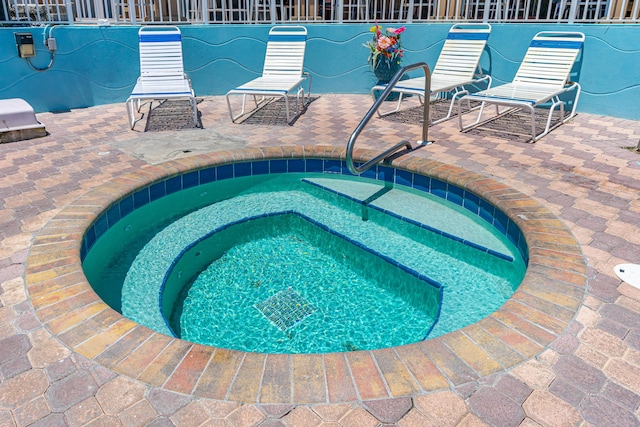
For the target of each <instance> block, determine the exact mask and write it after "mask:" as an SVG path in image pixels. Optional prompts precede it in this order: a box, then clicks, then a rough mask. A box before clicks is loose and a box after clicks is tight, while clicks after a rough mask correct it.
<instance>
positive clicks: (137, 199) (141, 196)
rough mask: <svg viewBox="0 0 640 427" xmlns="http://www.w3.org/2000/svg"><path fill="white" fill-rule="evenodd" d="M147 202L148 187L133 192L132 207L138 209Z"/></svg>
mask: <svg viewBox="0 0 640 427" xmlns="http://www.w3.org/2000/svg"><path fill="white" fill-rule="evenodd" d="M148 203H149V187H145V188H143V189H142V190H140V191H136V192H135V193H133V208H134V209H140V208H141V207H143V206H144V205H147V204H148Z"/></svg>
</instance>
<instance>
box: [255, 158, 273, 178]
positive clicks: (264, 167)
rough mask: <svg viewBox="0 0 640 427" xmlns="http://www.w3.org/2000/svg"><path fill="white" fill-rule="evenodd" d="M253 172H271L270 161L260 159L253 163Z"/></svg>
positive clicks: (259, 173) (263, 173) (257, 173)
mask: <svg viewBox="0 0 640 427" xmlns="http://www.w3.org/2000/svg"><path fill="white" fill-rule="evenodd" d="M251 173H252V174H253V175H266V174H268V173H270V172H269V161H268V160H260V161H257V162H253V163H252V164H251Z"/></svg>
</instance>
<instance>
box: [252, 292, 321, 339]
mask: <svg viewBox="0 0 640 427" xmlns="http://www.w3.org/2000/svg"><path fill="white" fill-rule="evenodd" d="M255 307H256V308H257V309H258V310H260V312H261V313H262V314H263V315H264V317H266V318H267V319H269V321H270V322H271V323H273V324H274V325H276V326H277V327H278V328H280V330H282V331H286V330H287V329H289V328H291V327H292V326H295V325H296V323H298V322H300V321H302V320H303V319H304V318H305V317H307V316H310V315H311V314H313V312H314V311H316V308H315V307H314V306H313V305H311V304H309V302H308V301H307V300H305V299H304V298H302V297H301V296H300V294H298V293H297V292H296V291H294V290H293V289H291V288H287V289H285V290H282V291H280V292H278V293H277V294H275V295H273V296H271V297H269V298H267V299H266V300H264V301H262V302H260V303H258V304H256V305H255Z"/></svg>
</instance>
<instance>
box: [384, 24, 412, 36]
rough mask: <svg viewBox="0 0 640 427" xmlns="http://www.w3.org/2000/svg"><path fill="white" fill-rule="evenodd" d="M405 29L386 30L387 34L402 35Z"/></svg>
mask: <svg viewBox="0 0 640 427" xmlns="http://www.w3.org/2000/svg"><path fill="white" fill-rule="evenodd" d="M406 29H407V28H406V27H404V26H402V27H400V28H387V32H389V33H393V34H395V35H398V34H402V33H404V31H405V30H406Z"/></svg>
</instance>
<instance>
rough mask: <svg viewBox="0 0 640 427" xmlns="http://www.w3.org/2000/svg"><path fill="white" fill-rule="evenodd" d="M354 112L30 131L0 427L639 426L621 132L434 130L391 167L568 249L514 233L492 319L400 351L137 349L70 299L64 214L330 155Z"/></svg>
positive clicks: (632, 191)
mask: <svg viewBox="0 0 640 427" xmlns="http://www.w3.org/2000/svg"><path fill="white" fill-rule="evenodd" d="M370 104H371V102H370V100H369V98H368V97H365V96H359V95H322V96H319V97H317V99H315V100H314V101H313V102H312V103H311V104H310V105H309V107H308V109H307V110H306V111H305V113H304V114H303V115H302V116H301V117H300V118H299V119H298V120H297V121H296V123H295V124H294V125H293V126H286V125H284V124H283V123H281V122H279V121H278V120H276V119H277V118H278V117H275V119H274V117H273V114H271V115H269V114H265V115H264V116H260V115H256V116H254V117H252V118H251V119H250V120H247V121H246V122H245V123H242V124H235V125H234V124H231V122H230V120H229V117H228V113H227V110H226V104H225V101H224V98H223V97H210V98H204V99H203V100H201V102H199V104H198V109H199V111H200V113H201V121H202V124H203V127H204V129H184V127H185V126H184V125H183V124H182V123H181V122H180V121H175V120H173V119H171V118H163V117H162V115H161V114H160V113H159V112H156V113H157V114H156V115H155V117H154V116H153V115H152V120H150V121H149V122H148V123H147V122H146V121H145V120H143V121H141V122H139V123H138V124H137V126H136V128H135V130H134V131H131V130H129V128H128V126H127V120H126V110H125V108H124V104H117V105H105V106H100V107H93V108H87V109H81V110H73V111H71V112H65V113H57V114H54V113H46V114H39V115H38V118H39V119H40V120H41V121H42V122H43V123H45V125H46V127H47V130H48V132H49V133H50V135H48V136H46V137H44V138H39V139H34V140H29V141H20V142H13V143H7V144H2V145H0V196H1V200H0V203H1V204H0V225H1V226H0V426H5V425H6V426H14V425H15V426H26V425H42V426H57V425H69V426H82V425H109V426H112V425H126V426H136V425H141V426H142V425H154V426H165V425H167V426H168V425H177V426H199V425H207V426H213V425H231V426H278V425H293V426H320V425H322V426H332V425H333V426H338V425H341V426H380V425H398V426H450V425H451V426H455V425H461V426H475V425H478V426H480V425H495V426H517V425H523V426H536V425H540V426H563V425H583V426H588V425H594V426H604V425H607V426H637V425H640V421H639V414H640V412H639V411H640V409H639V408H640V375H639V374H638V372H640V371H639V369H640V290H639V289H636V288H634V287H632V286H630V285H628V284H626V283H624V282H621V280H619V279H618V278H617V277H616V276H615V274H614V273H613V267H614V266H615V265H616V264H619V263H640V232H639V230H638V224H640V221H639V220H640V174H639V172H640V154H637V153H635V152H633V151H632V150H628V149H624V148H623V147H630V146H635V145H636V144H638V141H639V140H640V122H635V121H629V120H622V119H616V118H611V117H601V116H595V115H589V114H579V115H578V116H577V117H576V118H575V119H574V120H573V121H572V122H570V123H568V124H565V125H563V126H561V127H559V128H558V129H556V130H554V131H553V132H551V134H549V135H548V136H546V137H545V138H543V139H542V140H541V141H539V142H537V143H536V144H527V143H525V142H523V138H522V137H509V135H508V134H497V133H494V132H493V131H491V130H490V129H485V130H474V131H471V132H469V133H460V132H458V130H457V127H456V123H455V120H451V121H448V122H445V123H442V124H439V125H436V126H433V127H432V128H430V136H431V137H432V138H433V139H435V141H436V142H435V144H433V145H430V146H428V147H423V148H421V149H419V150H416V151H414V152H413V153H411V154H410V155H408V156H404V157H403V158H400V159H398V160H397V161H398V162H399V163H400V164H403V165H406V166H410V165H420V164H424V162H430V161H433V162H438V164H440V163H444V164H449V165H452V166H454V167H453V168H445V169H447V170H448V172H447V173H449V174H450V175H449V177H450V179H452V180H455V179H457V178H456V177H457V176H459V175H460V174H459V172H460V169H458V168H463V169H466V170H468V171H469V172H472V173H473V174H470V175H468V176H467V175H465V176H466V178H465V179H471V178H469V177H470V176H472V177H486V178H490V179H491V182H495V183H496V184H499V186H501V187H502V186H504V185H506V186H508V187H509V188H512V189H515V190H517V191H518V192H520V193H522V194H523V195H524V196H526V197H527V198H530V199H531V200H532V201H533V202H535V204H536V206H537V204H538V203H539V204H540V205H541V207H540V212H545V213H544V214H545V215H547V214H546V212H548V213H549V216H548V218H547V219H548V220H549V221H558V219H559V220H560V221H559V222H558V227H556V228H557V229H558V230H566V231H568V232H570V233H566V236H564V235H563V237H559V235H557V234H553V235H552V236H551V237H549V236H548V235H547V233H546V232H545V231H544V230H542V231H540V232H538V230H535V229H534V228H533V227H532V228H531V229H530V230H529V231H530V232H531V233H533V234H535V235H536V239H537V240H536V242H539V243H540V244H539V246H538V247H536V248H534V249H535V250H538V253H539V254H540V259H542V258H544V259H545V260H544V262H541V263H540V264H538V261H539V259H538V258H536V259H534V258H535V257H532V263H533V264H534V265H535V266H536V275H535V277H536V278H537V280H536V281H528V282H527V284H526V286H525V285H523V286H524V288H525V289H522V290H521V291H520V292H519V293H518V295H516V296H514V298H512V300H510V301H509V302H508V303H507V304H506V305H505V307H504V308H503V309H502V310H501V311H500V312H498V313H497V314H496V315H495V316H492V317H490V318H487V319H485V321H482V322H479V323H478V324H476V325H473V326H472V327H469V328H466V329H465V330H464V331H462V332H456V333H453V334H449V335H447V336H445V337H440V338H438V339H433V340H430V341H427V342H425V343H422V344H421V345H420V346H405V347H400V348H396V349H390V350H383V351H379V352H373V353H372V352H354V353H342V354H332V355H320V356H318V355H312V356H273V355H271V356H266V357H265V356H263V355H251V354H247V355H244V354H242V355H240V356H239V355H238V354H237V353H234V352H229V351H224V350H221V349H212V348H209V347H203V346H191V345H190V344H188V343H184V342H181V341H179V340H172V339H170V338H168V337H165V336H163V335H160V334H154V333H152V332H150V331H148V330H146V329H145V328H141V327H138V326H136V325H135V324H133V322H129V321H126V320H122V319H120V318H119V317H118V316H114V314H113V312H111V311H110V310H108V309H106V310H105V307H104V306H103V305H102V304H101V303H99V302H96V301H95V295H93V293H92V292H91V291H85V290H84V289H83V288H82V287H81V286H82V284H83V282H84V277H83V275H82V273H81V272H80V271H78V270H77V269H74V268H72V264H73V262H74V261H73V260H74V259H77V256H78V255H77V253H78V248H77V239H78V238H79V237H81V236H80V235H79V233H80V232H81V231H80V232H79V231H78V230H77V226H76V224H77V223H79V222H80V223H82V221H90V219H91V218H92V217H93V216H95V214H96V213H97V212H95V208H93V207H90V206H89V207H87V208H86V209H85V208H83V206H87V205H89V204H87V203H85V202H86V201H87V200H89V201H92V203H94V202H95V204H99V203H101V202H102V199H100V197H98V195H97V194H98V193H100V194H102V197H106V196H105V195H104V194H103V193H104V192H102V190H101V189H102V188H105V183H109V186H111V187H112V188H114V189H115V190H114V194H115V195H114V194H110V195H109V197H117V194H116V193H118V192H119V191H120V192H123V191H125V189H131V188H135V187H136V186H138V185H141V183H140V182H141V181H142V180H145V179H147V180H148V179H152V177H153V176H160V175H162V174H166V173H167V170H184V169H188V168H190V167H192V166H193V165H197V164H202V163H203V162H213V161H217V160H216V159H218V160H219V159H220V158H225V156H231V155H233V156H235V158H238V156H240V155H241V154H238V153H240V152H239V151H235V150H244V153H245V154H244V155H246V156H247V157H249V158H255V157H258V156H261V155H269V153H273V152H274V151H278V152H285V153H289V152H300V153H303V152H306V153H316V152H322V153H333V155H335V156H338V155H340V153H341V152H342V151H343V150H344V147H345V146H346V141H347V140H348V137H349V135H350V133H351V131H352V130H353V129H354V128H355V127H356V125H357V123H358V121H359V120H360V118H361V117H362V116H363V115H364V113H365V112H366V110H367V108H368V107H369V105H370ZM270 112H271V113H274V110H271V111H270ZM274 114H275V115H276V116H277V111H275V113H274ZM411 114H412V112H411V111H409V112H407V113H404V114H403V115H400V116H396V117H390V118H386V119H374V120H373V121H372V123H371V124H370V126H369V127H367V129H366V130H365V132H364V133H363V134H362V136H361V138H360V139H359V140H358V146H359V147H362V148H366V149H370V150H380V149H382V148H384V147H386V146H389V145H391V144H393V143H396V142H398V141H400V140H402V139H410V140H415V139H417V137H418V136H419V134H420V128H419V127H418V126H417V125H415V116H412V115H411ZM513 126H516V125H514V124H513V121H511V120H510V121H509V122H508V123H506V124H505V125H504V128H506V129H507V130H512V127H513ZM145 127H146V128H147V129H146V131H145ZM177 128H183V129H181V130H176V129H177ZM260 147H262V148H260ZM229 153H234V154H229ZM362 154H363V155H368V154H369V152H362ZM227 158H228V157H227ZM416 159H417V160H419V161H417V160H416ZM166 162H169V163H166ZM420 162H423V163H420ZM434 164H435V163H434ZM415 167H418V166H415ZM172 168H173V169H172ZM443 173H444V172H443ZM460 179H462V178H460ZM136 180H140V181H136ZM485 191H486V190H485ZM121 194H122V193H121ZM510 206H514V205H510ZM536 210H538V208H536ZM554 216H555V217H557V218H555V217H554ZM561 232H563V233H564V231H561ZM572 242H573V243H572ZM575 242H577V243H578V244H579V246H578V245H575ZM574 247H575V251H574V249H573V248H574ZM51 248H53V249H51ZM569 248H571V249H569ZM545 251H546V252H545ZM53 252H55V257H52V256H51V254H52V253H53ZM574 252H575V253H574ZM552 253H553V254H552ZM556 253H559V254H561V255H556ZM567 254H570V256H567ZM27 264H28V267H29V270H28V271H26V266H27ZM585 264H586V274H585V268H584V265H585ZM581 269H582V273H581ZM585 277H586V287H585V286H584V283H585ZM549 283H551V285H549V286H548V287H545V285H546V284H549ZM568 284H571V286H568ZM580 284H582V288H580ZM577 289H578V290H577ZM573 301H576V303H574V302H573ZM75 307H83V308H82V310H76V309H75ZM543 314H544V315H543ZM541 325H542V326H541ZM105 331H106V332H105ZM496 336H501V337H502V338H501V339H500V340H496V339H495V337H496ZM492 337H493V338H492ZM235 365H237V366H236V367H237V368H238V369H237V370H235V369H234V370H231V369H230V368H229V366H235ZM283 366H284V367H285V368H286V372H290V373H291V374H290V376H291V379H290V380H286V381H283V380H282V377H280V376H279V373H280V372H282V371H284V370H285V369H284V368H282V367H283ZM208 371H209V373H207V372H208ZM317 372H323V373H324V375H325V376H326V378H321V379H320V380H318V379H317V378H314V375H313V374H315V373H317ZM225 375H227V376H229V377H228V386H227V387H226V388H221V386H220V384H221V383H222V382H223V379H224V378H225ZM366 379H368V380H366ZM296 384H308V387H306V388H299V387H297V386H296ZM202 396H207V397H202Z"/></svg>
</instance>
